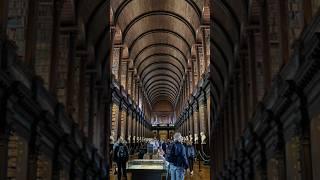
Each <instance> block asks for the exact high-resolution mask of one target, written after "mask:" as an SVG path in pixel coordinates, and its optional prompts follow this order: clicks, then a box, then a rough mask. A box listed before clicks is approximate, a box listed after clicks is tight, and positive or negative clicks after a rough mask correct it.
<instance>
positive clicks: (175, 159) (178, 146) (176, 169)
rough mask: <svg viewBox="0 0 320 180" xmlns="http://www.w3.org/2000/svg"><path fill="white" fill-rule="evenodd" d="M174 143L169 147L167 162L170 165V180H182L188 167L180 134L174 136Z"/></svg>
mask: <svg viewBox="0 0 320 180" xmlns="http://www.w3.org/2000/svg"><path fill="white" fill-rule="evenodd" d="M173 137H174V143H173V145H172V147H170V153H169V154H168V161H169V163H170V169H169V171H170V175H171V180H183V179H184V175H185V171H186V169H188V167H189V163H188V159H187V155H186V148H185V147H184V145H183V144H182V136H181V134H180V133H175V134H174V136H173Z"/></svg>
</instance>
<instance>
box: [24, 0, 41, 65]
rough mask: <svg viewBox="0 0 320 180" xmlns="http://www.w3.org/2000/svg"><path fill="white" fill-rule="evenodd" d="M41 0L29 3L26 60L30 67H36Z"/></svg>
mask: <svg viewBox="0 0 320 180" xmlns="http://www.w3.org/2000/svg"><path fill="white" fill-rule="evenodd" d="M38 6H39V0H33V1H30V0H29V4H28V8H29V9H28V18H27V19H28V20H27V22H28V25H27V28H26V45H25V47H26V49H25V53H26V55H25V60H26V62H27V64H28V65H29V66H30V67H33V68H34V63H35V62H34V60H35V52H36V44H37V43H36V42H37V19H38V18H37V17H38Z"/></svg>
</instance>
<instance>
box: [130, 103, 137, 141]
mask: <svg viewBox="0 0 320 180" xmlns="http://www.w3.org/2000/svg"><path fill="white" fill-rule="evenodd" d="M136 124H137V123H136V113H135V109H132V127H131V133H132V136H131V142H132V143H134V142H133V140H134V139H133V136H136V131H137V130H136V129H137V128H136Z"/></svg>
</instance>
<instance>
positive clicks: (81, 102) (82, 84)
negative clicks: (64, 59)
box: [78, 55, 111, 131]
mask: <svg viewBox="0 0 320 180" xmlns="http://www.w3.org/2000/svg"><path fill="white" fill-rule="evenodd" d="M86 61H87V55H82V56H81V57H80V77H79V94H78V109H79V111H78V113H79V115H78V118H79V120H78V122H79V127H80V129H81V130H82V131H84V121H85V118H86V115H85V102H86V97H87V94H86V93H85V88H86V64H87V63H86ZM110 94H111V93H110Z"/></svg>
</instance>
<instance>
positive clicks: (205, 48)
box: [201, 27, 209, 71]
mask: <svg viewBox="0 0 320 180" xmlns="http://www.w3.org/2000/svg"><path fill="white" fill-rule="evenodd" d="M201 35H202V37H201V38H202V47H203V59H204V66H205V69H204V71H206V69H207V68H208V65H209V63H208V58H207V41H206V29H205V27H203V28H201Z"/></svg>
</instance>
